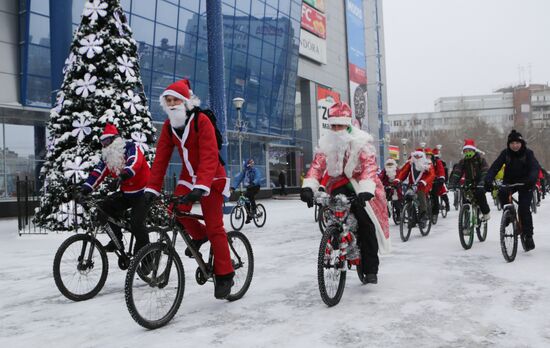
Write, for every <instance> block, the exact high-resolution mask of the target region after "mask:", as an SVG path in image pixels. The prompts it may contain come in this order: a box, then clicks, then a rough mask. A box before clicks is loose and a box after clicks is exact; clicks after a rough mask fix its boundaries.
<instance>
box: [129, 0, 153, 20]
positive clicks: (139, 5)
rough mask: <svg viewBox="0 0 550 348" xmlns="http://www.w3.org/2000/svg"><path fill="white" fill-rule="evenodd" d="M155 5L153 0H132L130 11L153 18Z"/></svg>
mask: <svg viewBox="0 0 550 348" xmlns="http://www.w3.org/2000/svg"><path fill="white" fill-rule="evenodd" d="M155 5H156V1H155V0H153V1H151V0H132V13H135V14H138V15H140V16H143V17H146V18H151V19H153V18H155Z"/></svg>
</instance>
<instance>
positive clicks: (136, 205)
mask: <svg viewBox="0 0 550 348" xmlns="http://www.w3.org/2000/svg"><path fill="white" fill-rule="evenodd" d="M101 208H102V209H103V210H105V212H106V213H107V214H109V215H110V216H112V217H114V218H120V217H122V215H123V214H124V212H125V211H126V210H127V209H129V208H132V212H131V214H130V228H131V229H132V230H131V231H130V232H132V233H133V235H134V236H135V238H136V244H135V248H134V253H135V252H137V251H138V250H139V249H140V248H142V247H143V246H145V245H147V244H148V243H149V234H148V233H147V229H146V228H145V219H146V217H147V207H146V205H145V201H144V199H143V195H125V194H124V193H122V192H120V191H118V192H115V193H113V194H111V195H109V196H107V197H106V198H105V199H104V200H103V202H101ZM99 221H100V222H101V224H102V225H104V224H106V223H107V217H106V216H104V215H103V214H99ZM109 225H110V226H111V229H112V230H113V232H114V233H115V235H116V236H117V237H118V238H119V239H122V231H121V230H120V227H118V226H117V225H115V224H112V223H110V222H109Z"/></svg>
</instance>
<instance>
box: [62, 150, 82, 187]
mask: <svg viewBox="0 0 550 348" xmlns="http://www.w3.org/2000/svg"><path fill="white" fill-rule="evenodd" d="M63 167H64V168H65V172H64V173H63V175H64V176H65V178H67V179H72V178H74V180H75V181H76V182H79V181H81V180H84V179H86V171H85V169H86V168H85V167H84V165H83V163H82V157H80V156H76V157H75V158H74V161H71V160H68V161H67V162H65V163H64V165H63Z"/></svg>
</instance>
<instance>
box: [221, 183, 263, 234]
mask: <svg viewBox="0 0 550 348" xmlns="http://www.w3.org/2000/svg"><path fill="white" fill-rule="evenodd" d="M251 210H252V209H251V205H250V200H249V199H248V197H246V196H245V195H244V193H243V192H242V191H241V192H240V193H239V199H238V200H237V204H236V205H235V206H234V207H233V209H232V210H231V215H230V216H229V221H230V222H231V227H233V229H234V230H235V231H240V230H241V229H242V228H243V226H244V223H245V219H248V217H249V216H250V218H251V220H252V221H254V225H256V226H257V227H263V226H264V225H265V221H266V217H267V213H266V210H265V207H264V206H263V204H261V203H256V209H255V211H251Z"/></svg>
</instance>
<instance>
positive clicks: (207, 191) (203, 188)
mask: <svg viewBox="0 0 550 348" xmlns="http://www.w3.org/2000/svg"><path fill="white" fill-rule="evenodd" d="M193 188H198V189H201V190H203V191H205V192H206V193H205V194H204V195H205V196H208V195H209V194H210V187H206V186H204V185H195V186H193Z"/></svg>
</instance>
